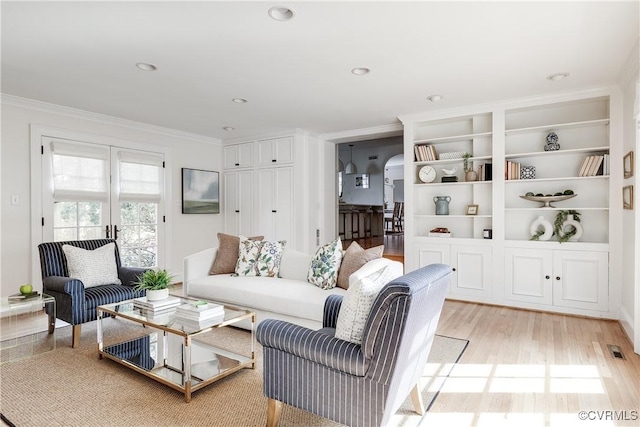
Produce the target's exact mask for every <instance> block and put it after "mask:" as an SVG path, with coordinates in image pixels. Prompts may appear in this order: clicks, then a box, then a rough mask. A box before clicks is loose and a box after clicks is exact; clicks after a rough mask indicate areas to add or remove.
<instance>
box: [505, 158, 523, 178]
mask: <svg viewBox="0 0 640 427" xmlns="http://www.w3.org/2000/svg"><path fill="white" fill-rule="evenodd" d="M504 179H505V180H507V181H511V180H514V179H520V163H518V162H511V161H509V160H505V162H504Z"/></svg>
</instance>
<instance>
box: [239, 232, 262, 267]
mask: <svg viewBox="0 0 640 427" xmlns="http://www.w3.org/2000/svg"><path fill="white" fill-rule="evenodd" d="M261 248H262V242H261V241H258V240H251V239H249V238H248V237H244V236H240V245H239V247H238V262H237V263H236V270H235V271H236V274H237V275H239V276H257V275H258V271H257V270H256V261H257V260H258V255H260V249H261Z"/></svg>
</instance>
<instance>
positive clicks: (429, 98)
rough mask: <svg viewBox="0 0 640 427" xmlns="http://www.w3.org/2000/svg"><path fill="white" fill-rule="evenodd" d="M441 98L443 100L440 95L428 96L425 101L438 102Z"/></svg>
mask: <svg viewBox="0 0 640 427" xmlns="http://www.w3.org/2000/svg"><path fill="white" fill-rule="evenodd" d="M442 98H444V96H442V95H430V96H427V99H428V100H429V101H431V102H438V101H442Z"/></svg>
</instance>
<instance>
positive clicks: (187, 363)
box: [97, 296, 256, 403]
mask: <svg viewBox="0 0 640 427" xmlns="http://www.w3.org/2000/svg"><path fill="white" fill-rule="evenodd" d="M177 298H179V299H180V303H181V304H186V303H193V302H195V301H198V300H195V299H192V298H187V297H181V296H177ZM103 315H108V316H107V317H109V316H110V317H113V318H117V319H124V320H127V321H128V322H132V323H133V324H138V325H140V326H141V327H140V331H139V333H137V335H136V336H135V337H134V338H128V339H126V340H122V341H119V342H115V343H109V344H108V345H107V344H106V343H105V342H104V341H103V338H104V336H105V335H106V334H105V332H107V331H105V330H104V329H103V328H104V327H105V326H106V325H107V324H109V325H113V324H115V322H108V323H107V322H105V321H104V320H105V319H103ZM245 319H250V320H251V342H250V344H249V343H247V347H248V349H247V352H246V353H247V354H245V355H243V354H238V353H236V352H233V351H230V350H226V349H224V348H221V347H220V346H218V345H216V337H215V332H216V330H219V329H220V328H224V327H226V326H230V325H234V324H236V323H238V322H240V321H242V320H245ZM255 321H256V315H255V313H254V312H251V311H248V310H244V309H240V308H235V307H231V306H224V318H219V319H218V320H215V321H213V322H209V324H207V325H206V326H205V327H199V326H193V325H190V326H185V325H184V324H182V323H181V320H180V319H179V318H176V315H175V308H173V309H168V310H164V311H163V312H162V313H152V312H150V311H149V310H146V309H143V308H140V307H138V306H137V305H135V304H134V300H129V301H123V302H119V303H114V304H107V305H101V306H99V307H98V328H97V329H98V352H99V356H100V358H103V357H106V358H108V359H111V360H114V361H116V362H118V363H120V364H122V365H124V366H126V367H128V368H130V369H132V370H134V371H136V372H139V373H141V374H143V375H146V376H147V377H149V378H152V379H154V380H156V381H158V382H160V383H162V384H164V385H166V386H168V387H171V388H173V389H175V390H178V391H181V392H183V393H184V398H185V401H186V402H187V403H188V402H190V401H191V393H193V392H194V391H196V390H199V389H201V388H203V387H206V386H207V385H209V384H211V383H213V382H215V381H217V380H219V379H221V378H224V377H226V376H228V375H230V374H232V373H234V372H237V371H239V370H241V369H244V368H250V369H254V368H255V363H256V358H255V328H254V326H255ZM212 323H213V324H212ZM111 327H113V326H111ZM109 332H113V331H109ZM134 334H135V332H134ZM110 335H113V334H110ZM114 340H115V341H118V339H117V338H113V339H112V341H114ZM249 347H250V349H249Z"/></svg>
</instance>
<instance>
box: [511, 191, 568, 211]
mask: <svg viewBox="0 0 640 427" xmlns="http://www.w3.org/2000/svg"><path fill="white" fill-rule="evenodd" d="M576 196H577V194H563V195H562V196H520V197H522V198H523V199H525V200H531V201H532V202H541V203H542V206H540V207H541V208H555V206H553V205H552V204H551V202H561V201H563V200H568V199H572V198H574V197H576Z"/></svg>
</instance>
